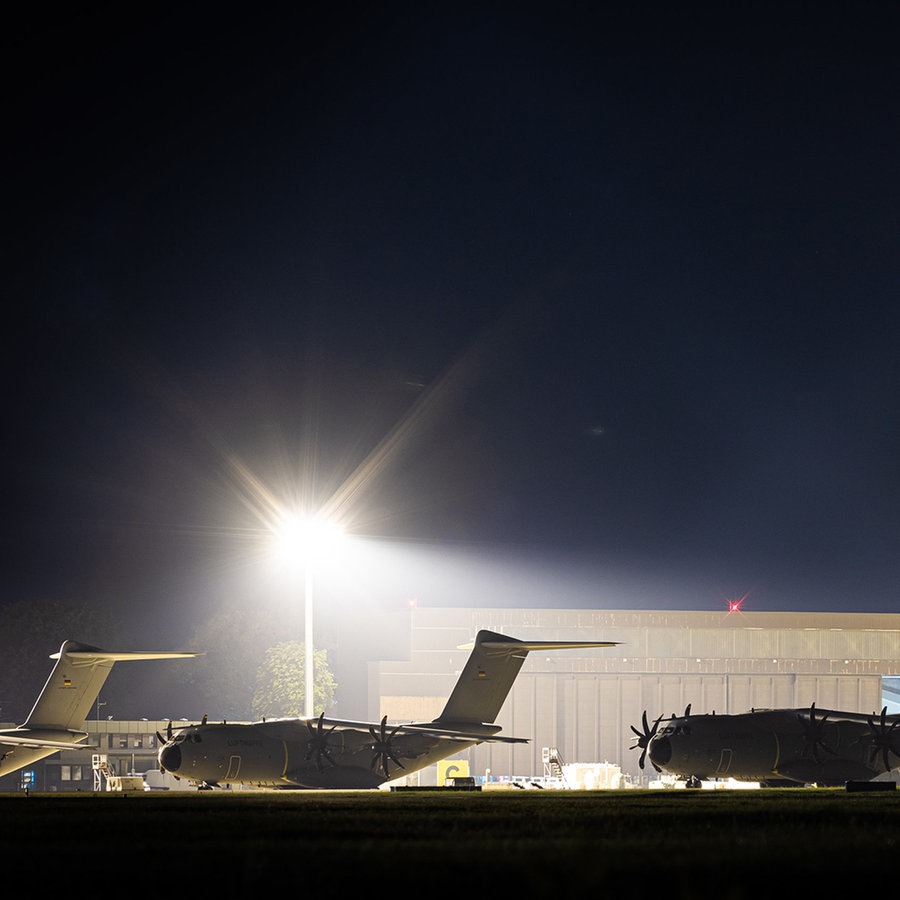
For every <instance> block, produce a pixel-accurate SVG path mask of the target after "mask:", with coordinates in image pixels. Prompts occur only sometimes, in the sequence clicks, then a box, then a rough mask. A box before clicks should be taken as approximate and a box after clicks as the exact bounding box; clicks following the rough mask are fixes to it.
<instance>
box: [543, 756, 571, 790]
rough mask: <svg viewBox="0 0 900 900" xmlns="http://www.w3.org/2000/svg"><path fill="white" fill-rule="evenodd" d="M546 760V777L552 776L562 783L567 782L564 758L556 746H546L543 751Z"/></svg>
mask: <svg viewBox="0 0 900 900" xmlns="http://www.w3.org/2000/svg"><path fill="white" fill-rule="evenodd" d="M541 756H542V758H543V760H544V778H552V779H554V780H556V781H559V782H561V783H562V784H565V783H566V773H565V772H563V759H562V757H561V756H560V755H559V750H558V749H557V748H556V747H544V748H543V751H542V752H541Z"/></svg>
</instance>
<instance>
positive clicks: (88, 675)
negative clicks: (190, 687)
mask: <svg viewBox="0 0 900 900" xmlns="http://www.w3.org/2000/svg"><path fill="white" fill-rule="evenodd" d="M191 656H196V654H194V653H175V652H157V651H133V652H129V651H118V652H116V651H108V650H100V649H99V648H97V647H91V646H89V645H88V644H80V643H78V642H77V641H65V642H64V643H63V645H62V647H60V649H59V652H58V653H54V654H52V655H51V657H50V658H51V659H56V665H55V666H54V667H53V671H52V672H51V673H50V677H49V678H48V679H47V683H46V684H45V685H44V688H43V690H42V691H41V693H40V696H38V698H37V701H36V702H35V704H34V707H33V708H32V710H31V712H30V713H29V715H28V718H27V719H26V721H25V723H24V724H23V725H22V726H21V727H22V728H30V729H33V730H38V729H40V730H54V731H55V730H61V731H68V730H72V729H75V730H78V729H80V728H81V727H82V726H83V725H84V721H85V719H86V718H87V714H88V712H89V711H90V708H91V706H92V705H93V703H94V701H95V700H96V699H97V697H98V696H99V695H100V690H101V688H102V687H103V685H104V683H105V682H106V679H107V677H108V676H109V673H110V672H111V671H112V667H113V665H114V664H115V663H116V662H121V661H125V660H134V659H178V658H183V657H191Z"/></svg>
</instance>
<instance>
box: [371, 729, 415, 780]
mask: <svg viewBox="0 0 900 900" xmlns="http://www.w3.org/2000/svg"><path fill="white" fill-rule="evenodd" d="M399 727H400V726H399V725H395V726H394V729H393V731H391V732H390V733H388V729H387V716H385V717H384V718H383V719H382V720H381V729H380V731H381V733H380V734H379V733H378V732H376V731H375V726H374V725H370V726H369V734H371V735H372V740H373V741H374V743H373V744H372V750H373V751H374V755H373V756H372V762H371V764H370V766H369V768H370V769H372V770H373V771H374V770H375V767H376V766H378V765H379V764H380V765H381V771H382V772H384V774H385V776H387V774H388V764H389V762H390V761H391V760H393V761H394V762H395V763H396V764H397V765H398V766H399V767H400V768H401V769H404V768H406V767H405V766H404V765H403V763H402V762H400V760H399V759H398V758H397V756H396V754H395V753H394V751H393V749H392V748H391V738H392V737H393V736H394V735H395V734H396V733H397V729H398V728H399Z"/></svg>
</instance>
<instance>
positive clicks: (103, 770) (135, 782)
mask: <svg viewBox="0 0 900 900" xmlns="http://www.w3.org/2000/svg"><path fill="white" fill-rule="evenodd" d="M91 768H92V769H93V770H94V790H95V791H104V790H106V791H142V790H144V776H143V775H133V774H132V775H119V774H118V773H117V772H116V766H115V763H111V762H110V761H109V759H108V757H107V756H106V754H105V753H94V754H93V755H92V756H91Z"/></svg>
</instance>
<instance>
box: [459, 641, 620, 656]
mask: <svg viewBox="0 0 900 900" xmlns="http://www.w3.org/2000/svg"><path fill="white" fill-rule="evenodd" d="M618 645H619V641H517V640H515V639H514V638H511V639H509V640H506V641H480V642H479V643H478V646H479V647H481V648H482V649H483V650H485V651H486V652H487V653H488V655H490V656H512V655H513V654H515V653H521V652H522V651H523V650H524V651H525V652H526V653H527V652H530V651H532V650H577V649H578V648H579V647H583V648H590V647H617V646H618ZM474 647H475V643H474V642H470V643H468V644H460V645H459V647H457V650H472V649H473V648H474Z"/></svg>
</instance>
